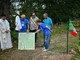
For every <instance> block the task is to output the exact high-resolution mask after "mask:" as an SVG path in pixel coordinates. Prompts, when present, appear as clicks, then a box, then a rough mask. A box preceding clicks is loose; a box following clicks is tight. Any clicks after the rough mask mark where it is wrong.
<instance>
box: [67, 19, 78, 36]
mask: <svg viewBox="0 0 80 60" xmlns="http://www.w3.org/2000/svg"><path fill="white" fill-rule="evenodd" d="M69 31H70V33H71V35H72V36H74V37H76V36H77V31H76V29H75V27H74V26H73V23H72V21H71V20H69Z"/></svg>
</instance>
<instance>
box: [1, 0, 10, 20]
mask: <svg viewBox="0 0 80 60" xmlns="http://www.w3.org/2000/svg"><path fill="white" fill-rule="evenodd" d="M2 9H3V11H2V13H4V14H6V16H7V19H9V18H10V0H2Z"/></svg>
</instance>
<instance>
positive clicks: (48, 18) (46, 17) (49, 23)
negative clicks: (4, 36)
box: [43, 13, 53, 29]
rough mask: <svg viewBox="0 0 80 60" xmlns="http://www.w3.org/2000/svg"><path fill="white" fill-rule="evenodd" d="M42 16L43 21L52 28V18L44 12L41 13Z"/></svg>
mask: <svg viewBox="0 0 80 60" xmlns="http://www.w3.org/2000/svg"><path fill="white" fill-rule="evenodd" d="M43 16H44V18H45V19H44V23H45V24H46V25H47V26H48V27H49V28H51V29H52V28H53V22H52V19H51V18H50V17H48V14H47V13H44V14H43Z"/></svg>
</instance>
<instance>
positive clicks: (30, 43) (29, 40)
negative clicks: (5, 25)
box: [18, 33, 35, 50]
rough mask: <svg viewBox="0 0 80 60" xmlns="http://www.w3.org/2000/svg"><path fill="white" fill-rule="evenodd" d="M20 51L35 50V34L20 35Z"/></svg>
mask: <svg viewBox="0 0 80 60" xmlns="http://www.w3.org/2000/svg"><path fill="white" fill-rule="evenodd" d="M18 49H19V50H35V33H19V36H18Z"/></svg>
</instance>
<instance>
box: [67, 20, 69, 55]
mask: <svg viewBox="0 0 80 60" xmlns="http://www.w3.org/2000/svg"><path fill="white" fill-rule="evenodd" d="M68 36H69V20H68V27H67V54H68V53H69V48H68V40H69V39H68Z"/></svg>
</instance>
